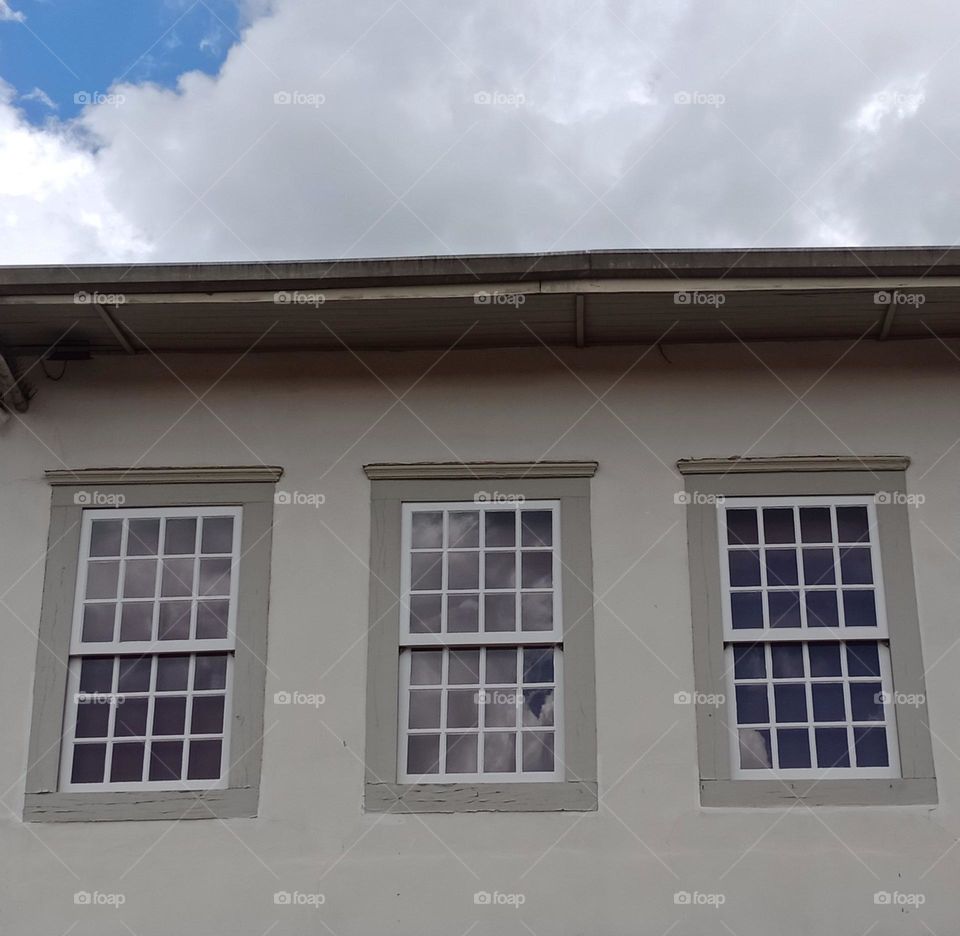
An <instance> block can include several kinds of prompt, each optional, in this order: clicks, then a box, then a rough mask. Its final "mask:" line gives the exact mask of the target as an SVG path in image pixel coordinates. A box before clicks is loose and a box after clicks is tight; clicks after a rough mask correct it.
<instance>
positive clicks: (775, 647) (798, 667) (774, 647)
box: [770, 644, 803, 679]
mask: <svg viewBox="0 0 960 936" xmlns="http://www.w3.org/2000/svg"><path fill="white" fill-rule="evenodd" d="M770 658H771V661H772V663H773V675H774V677H775V678H777V679H797V678H800V677H802V676H803V644H771V646H770Z"/></svg>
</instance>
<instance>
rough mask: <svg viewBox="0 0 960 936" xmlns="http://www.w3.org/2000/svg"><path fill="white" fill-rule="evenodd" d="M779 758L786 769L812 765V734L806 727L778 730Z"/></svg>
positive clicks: (782, 766)
mask: <svg viewBox="0 0 960 936" xmlns="http://www.w3.org/2000/svg"><path fill="white" fill-rule="evenodd" d="M777 758H778V760H779V761H780V767H781V768H782V769H784V770H788V769H797V768H803V767H809V766H810V735H809V733H808V732H807V729H806V728H781V729H779V730H778V731H777Z"/></svg>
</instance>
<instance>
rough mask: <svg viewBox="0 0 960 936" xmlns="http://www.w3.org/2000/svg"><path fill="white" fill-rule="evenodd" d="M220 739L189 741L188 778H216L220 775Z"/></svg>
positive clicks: (221, 748)
mask: <svg viewBox="0 0 960 936" xmlns="http://www.w3.org/2000/svg"><path fill="white" fill-rule="evenodd" d="M222 750H223V742H222V741H191V742H190V754H189V760H188V763H187V779H188V780H216V779H217V778H218V777H219V776H220V759H221V756H222Z"/></svg>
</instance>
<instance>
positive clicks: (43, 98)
mask: <svg viewBox="0 0 960 936" xmlns="http://www.w3.org/2000/svg"><path fill="white" fill-rule="evenodd" d="M20 100H21V101H37V102H39V103H40V104H42V105H43V106H44V107H49V108H50V110H57V109H58V108H57V105H56V102H55V101H53V100H52V99H51V97H50V95H49V94H47V92H46V91H44V90H43V88H34V89H33V90H32V91H28V92H27V93H26V94H21V95H20Z"/></svg>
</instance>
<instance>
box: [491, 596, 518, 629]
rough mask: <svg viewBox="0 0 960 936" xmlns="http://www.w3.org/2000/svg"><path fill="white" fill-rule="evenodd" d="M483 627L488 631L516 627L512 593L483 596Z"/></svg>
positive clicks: (515, 612)
mask: <svg viewBox="0 0 960 936" xmlns="http://www.w3.org/2000/svg"><path fill="white" fill-rule="evenodd" d="M483 629H484V630H485V631H490V632H494V631H498V632H503V631H513V630H516V629H517V606H516V601H515V599H514V596H513V594H509V595H485V596H484V600H483Z"/></svg>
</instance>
